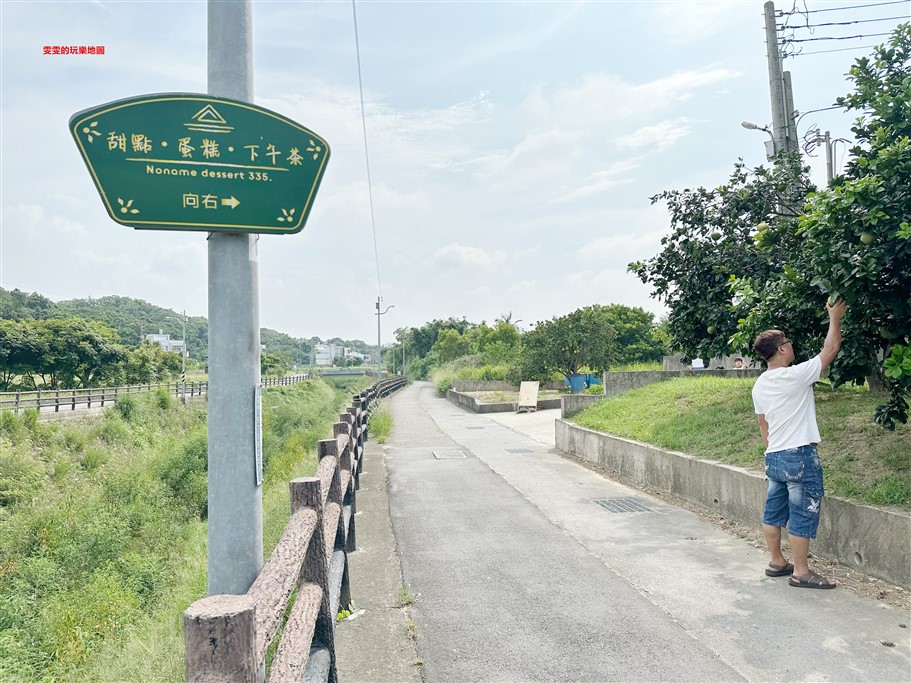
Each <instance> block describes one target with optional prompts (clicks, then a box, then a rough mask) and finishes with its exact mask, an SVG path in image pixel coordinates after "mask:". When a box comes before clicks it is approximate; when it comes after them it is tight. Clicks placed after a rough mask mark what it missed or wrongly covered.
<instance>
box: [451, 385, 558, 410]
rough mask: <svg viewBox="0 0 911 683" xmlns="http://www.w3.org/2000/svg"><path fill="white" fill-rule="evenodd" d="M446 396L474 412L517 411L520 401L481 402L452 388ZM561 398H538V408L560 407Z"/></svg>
mask: <svg viewBox="0 0 911 683" xmlns="http://www.w3.org/2000/svg"><path fill="white" fill-rule="evenodd" d="M446 398H447V399H449V401H451V402H452V403H455V404H456V405H457V406H459V407H460V408H465V409H466V410H470V411H472V412H474V413H509V412H512V413H514V412H516V408H517V406H518V401H515V402H513V403H481V402H480V401H478V399H476V398H475V397H474V396H468V395H467V394H463V393H461V392H459V391H453V390H452V389H450V390H449V391H447V392H446ZM559 407H560V399H559V398H548V399H539V400H538V410H544V409H546V408H559Z"/></svg>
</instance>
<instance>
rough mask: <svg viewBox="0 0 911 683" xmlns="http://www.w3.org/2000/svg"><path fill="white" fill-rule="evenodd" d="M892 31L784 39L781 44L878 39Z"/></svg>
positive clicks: (890, 33) (889, 34)
mask: <svg viewBox="0 0 911 683" xmlns="http://www.w3.org/2000/svg"><path fill="white" fill-rule="evenodd" d="M891 35H892V32H891V31H886V32H885V33H867V34H865V35H859V36H821V37H819V38H784V39H783V40H782V41H781V43H782V44H786V43H812V42H814V41H817V40H855V39H857V38H878V37H879V36H891Z"/></svg>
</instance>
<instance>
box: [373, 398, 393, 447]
mask: <svg viewBox="0 0 911 683" xmlns="http://www.w3.org/2000/svg"><path fill="white" fill-rule="evenodd" d="M391 431H392V413H391V412H389V409H388V408H386V407H385V406H383V407H380V408H377V409H376V410H374V411H373V412H372V413H371V414H370V436H372V437H373V438H375V439H376V441H377V443H386V440H387V439H388V438H389V433H390V432H391Z"/></svg>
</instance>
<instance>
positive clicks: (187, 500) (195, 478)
mask: <svg viewBox="0 0 911 683" xmlns="http://www.w3.org/2000/svg"><path fill="white" fill-rule="evenodd" d="M208 450H209V439H208V435H207V434H205V433H198V434H195V435H192V436H190V437H189V438H188V439H187V441H186V443H185V444H184V446H183V448H181V449H180V450H178V451H177V452H176V453H174V454H172V455H171V456H170V457H167V458H165V460H164V462H163V464H162V465H161V468H160V471H159V476H160V477H161V479H162V481H163V482H164V483H165V484H167V486H168V487H169V488H170V489H171V492H172V494H173V496H174V499H175V502H177V503H178V504H180V505H181V506H184V507H185V508H186V509H187V510H189V511H190V513H191V514H193V515H194V516H195V517H197V518H199V519H205V518H206V514H207V512H208V483H207V476H206V468H207V464H208V459H209V457H208ZM251 470H252V465H251Z"/></svg>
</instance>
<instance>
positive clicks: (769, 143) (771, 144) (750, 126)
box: [740, 121, 775, 161]
mask: <svg viewBox="0 0 911 683" xmlns="http://www.w3.org/2000/svg"><path fill="white" fill-rule="evenodd" d="M740 125H741V126H743V127H744V128H746V129H747V130H764V131H765V132H766V133H768V134H769V137H770V138H771V140H766V143H765V156H766V159H768V160H769V161H772V160H774V159H775V136H774V135H773V134H772V131H770V130H769V127H768V126H759V125H757V124H755V123H750V122H749V121H743V122H741V124H740Z"/></svg>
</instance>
